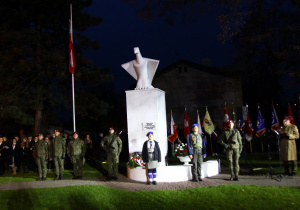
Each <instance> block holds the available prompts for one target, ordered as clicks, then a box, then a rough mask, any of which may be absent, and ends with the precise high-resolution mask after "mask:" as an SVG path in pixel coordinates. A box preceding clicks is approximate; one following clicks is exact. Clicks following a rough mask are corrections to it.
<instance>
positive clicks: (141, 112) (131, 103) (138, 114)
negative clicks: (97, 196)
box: [126, 88, 168, 178]
mask: <svg viewBox="0 0 300 210" xmlns="http://www.w3.org/2000/svg"><path fill="white" fill-rule="evenodd" d="M126 108H127V127H128V128H127V129H128V149H129V155H130V156H131V155H132V153H134V152H142V148H143V144H144V142H145V141H146V140H148V137H147V136H146V134H147V133H148V132H149V131H152V132H153V135H154V140H156V141H158V143H159V147H160V150H161V163H160V166H164V165H165V157H166V155H167V150H168V142H167V121H166V100H165V92H164V91H162V90H160V89H157V88H151V89H142V90H129V91H126ZM128 177H129V176H128ZM129 178H130V177H129Z"/></svg>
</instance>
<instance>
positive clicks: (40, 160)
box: [33, 133, 48, 181]
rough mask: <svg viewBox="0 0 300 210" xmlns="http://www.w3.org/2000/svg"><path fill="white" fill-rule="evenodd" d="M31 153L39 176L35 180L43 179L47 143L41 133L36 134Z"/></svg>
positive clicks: (45, 169)
mask: <svg viewBox="0 0 300 210" xmlns="http://www.w3.org/2000/svg"><path fill="white" fill-rule="evenodd" d="M33 155H34V158H35V161H36V164H37V166H38V173H39V178H37V179H36V181H40V180H43V181H45V180H46V175H47V161H48V144H47V142H45V141H44V136H43V134H41V133H40V134H39V135H38V141H37V142H36V144H35V145H34V150H33Z"/></svg>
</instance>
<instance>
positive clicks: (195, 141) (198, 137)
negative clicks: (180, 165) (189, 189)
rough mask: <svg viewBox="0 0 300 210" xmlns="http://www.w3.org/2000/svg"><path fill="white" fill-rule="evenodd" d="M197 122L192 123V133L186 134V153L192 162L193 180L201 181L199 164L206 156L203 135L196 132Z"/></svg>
mask: <svg viewBox="0 0 300 210" xmlns="http://www.w3.org/2000/svg"><path fill="white" fill-rule="evenodd" d="M198 129H199V128H198V124H193V125H192V131H193V132H192V133H191V134H189V135H188V136H187V146H188V154H189V157H190V159H191V160H192V163H193V175H194V178H193V179H194V181H195V182H199V181H202V178H201V164H202V162H203V158H202V155H203V157H204V158H206V145H205V141H204V136H203V135H202V134H200V133H199V132H198Z"/></svg>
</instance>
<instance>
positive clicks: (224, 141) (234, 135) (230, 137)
mask: <svg viewBox="0 0 300 210" xmlns="http://www.w3.org/2000/svg"><path fill="white" fill-rule="evenodd" d="M219 141H220V143H221V145H222V146H223V147H225V149H226V154H227V158H228V161H229V166H230V170H231V177H230V181H232V180H236V181H238V180H239V171H240V166H239V158H240V154H241V153H242V147H243V145H242V137H241V134H240V132H239V131H238V130H237V129H235V128H234V122H233V121H232V120H230V121H229V123H228V128H227V129H226V130H224V131H223V133H222V134H221V136H220V137H219ZM233 175H234V177H233Z"/></svg>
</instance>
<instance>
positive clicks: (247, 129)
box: [245, 104, 253, 141]
mask: <svg viewBox="0 0 300 210" xmlns="http://www.w3.org/2000/svg"><path fill="white" fill-rule="evenodd" d="M246 109H247V121H246V124H245V137H246V139H247V141H251V140H252V133H253V129H252V127H251V123H250V117H249V111H248V104H247V105H246Z"/></svg>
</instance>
